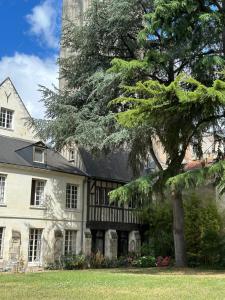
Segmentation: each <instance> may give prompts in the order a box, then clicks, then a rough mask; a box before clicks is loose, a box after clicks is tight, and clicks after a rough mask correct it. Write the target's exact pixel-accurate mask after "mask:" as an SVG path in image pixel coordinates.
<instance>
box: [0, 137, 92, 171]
mask: <svg viewBox="0 0 225 300" xmlns="http://www.w3.org/2000/svg"><path fill="white" fill-rule="evenodd" d="M36 144H37V145H38V144H39V145H40V143H33V142H30V141H25V140H22V139H16V138H11V137H7V136H2V135H0V163H5V164H12V165H18V166H24V167H33V168H38V169H44V170H51V171H57V172H63V173H69V174H74V175H81V176H87V174H85V173H84V172H82V171H81V170H80V169H78V168H76V167H74V166H73V165H72V164H71V163H69V162H68V161H67V160H66V159H65V158H64V157H62V156H61V155H60V154H59V153H58V152H56V151H54V150H52V149H49V148H47V147H45V155H46V161H45V163H44V164H41V163H35V162H33V147H34V145H36Z"/></svg>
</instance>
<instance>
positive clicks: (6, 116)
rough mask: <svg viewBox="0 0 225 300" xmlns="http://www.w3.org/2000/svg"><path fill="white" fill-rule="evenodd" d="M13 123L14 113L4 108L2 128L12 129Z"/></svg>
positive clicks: (0, 120) (1, 117)
mask: <svg viewBox="0 0 225 300" xmlns="http://www.w3.org/2000/svg"><path fill="white" fill-rule="evenodd" d="M12 121H13V111H12V110H9V109H6V108H3V107H2V108H1V111H0V127H3V128H6V129H12Z"/></svg>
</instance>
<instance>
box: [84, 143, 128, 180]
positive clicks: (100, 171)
mask: <svg viewBox="0 0 225 300" xmlns="http://www.w3.org/2000/svg"><path fill="white" fill-rule="evenodd" d="M80 154H81V157H82V160H83V162H84V165H85V168H86V172H87V173H88V174H89V176H91V177H95V178H99V179H105V180H111V181H118V182H129V181H131V180H132V179H133V177H134V176H133V172H132V170H131V168H130V167H129V165H128V153H127V152H125V151H124V152H123V151H118V152H114V153H110V154H108V155H105V154H100V155H98V156H93V155H92V154H90V153H89V152H88V151H86V150H84V149H80Z"/></svg>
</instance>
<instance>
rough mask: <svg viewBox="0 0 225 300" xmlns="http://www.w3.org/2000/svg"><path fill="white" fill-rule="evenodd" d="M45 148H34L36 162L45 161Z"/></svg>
mask: <svg viewBox="0 0 225 300" xmlns="http://www.w3.org/2000/svg"><path fill="white" fill-rule="evenodd" d="M44 154H45V152H44V149H41V148H37V147H35V148H34V162H38V163H42V164H43V163H44Z"/></svg>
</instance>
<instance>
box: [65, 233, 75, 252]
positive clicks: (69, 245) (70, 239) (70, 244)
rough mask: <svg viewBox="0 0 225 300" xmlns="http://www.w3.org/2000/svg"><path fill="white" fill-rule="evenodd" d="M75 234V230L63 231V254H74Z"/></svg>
mask: <svg viewBox="0 0 225 300" xmlns="http://www.w3.org/2000/svg"><path fill="white" fill-rule="evenodd" d="M76 239H77V232H76V231H75V230H65V240H64V254H65V255H71V254H76Z"/></svg>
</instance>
